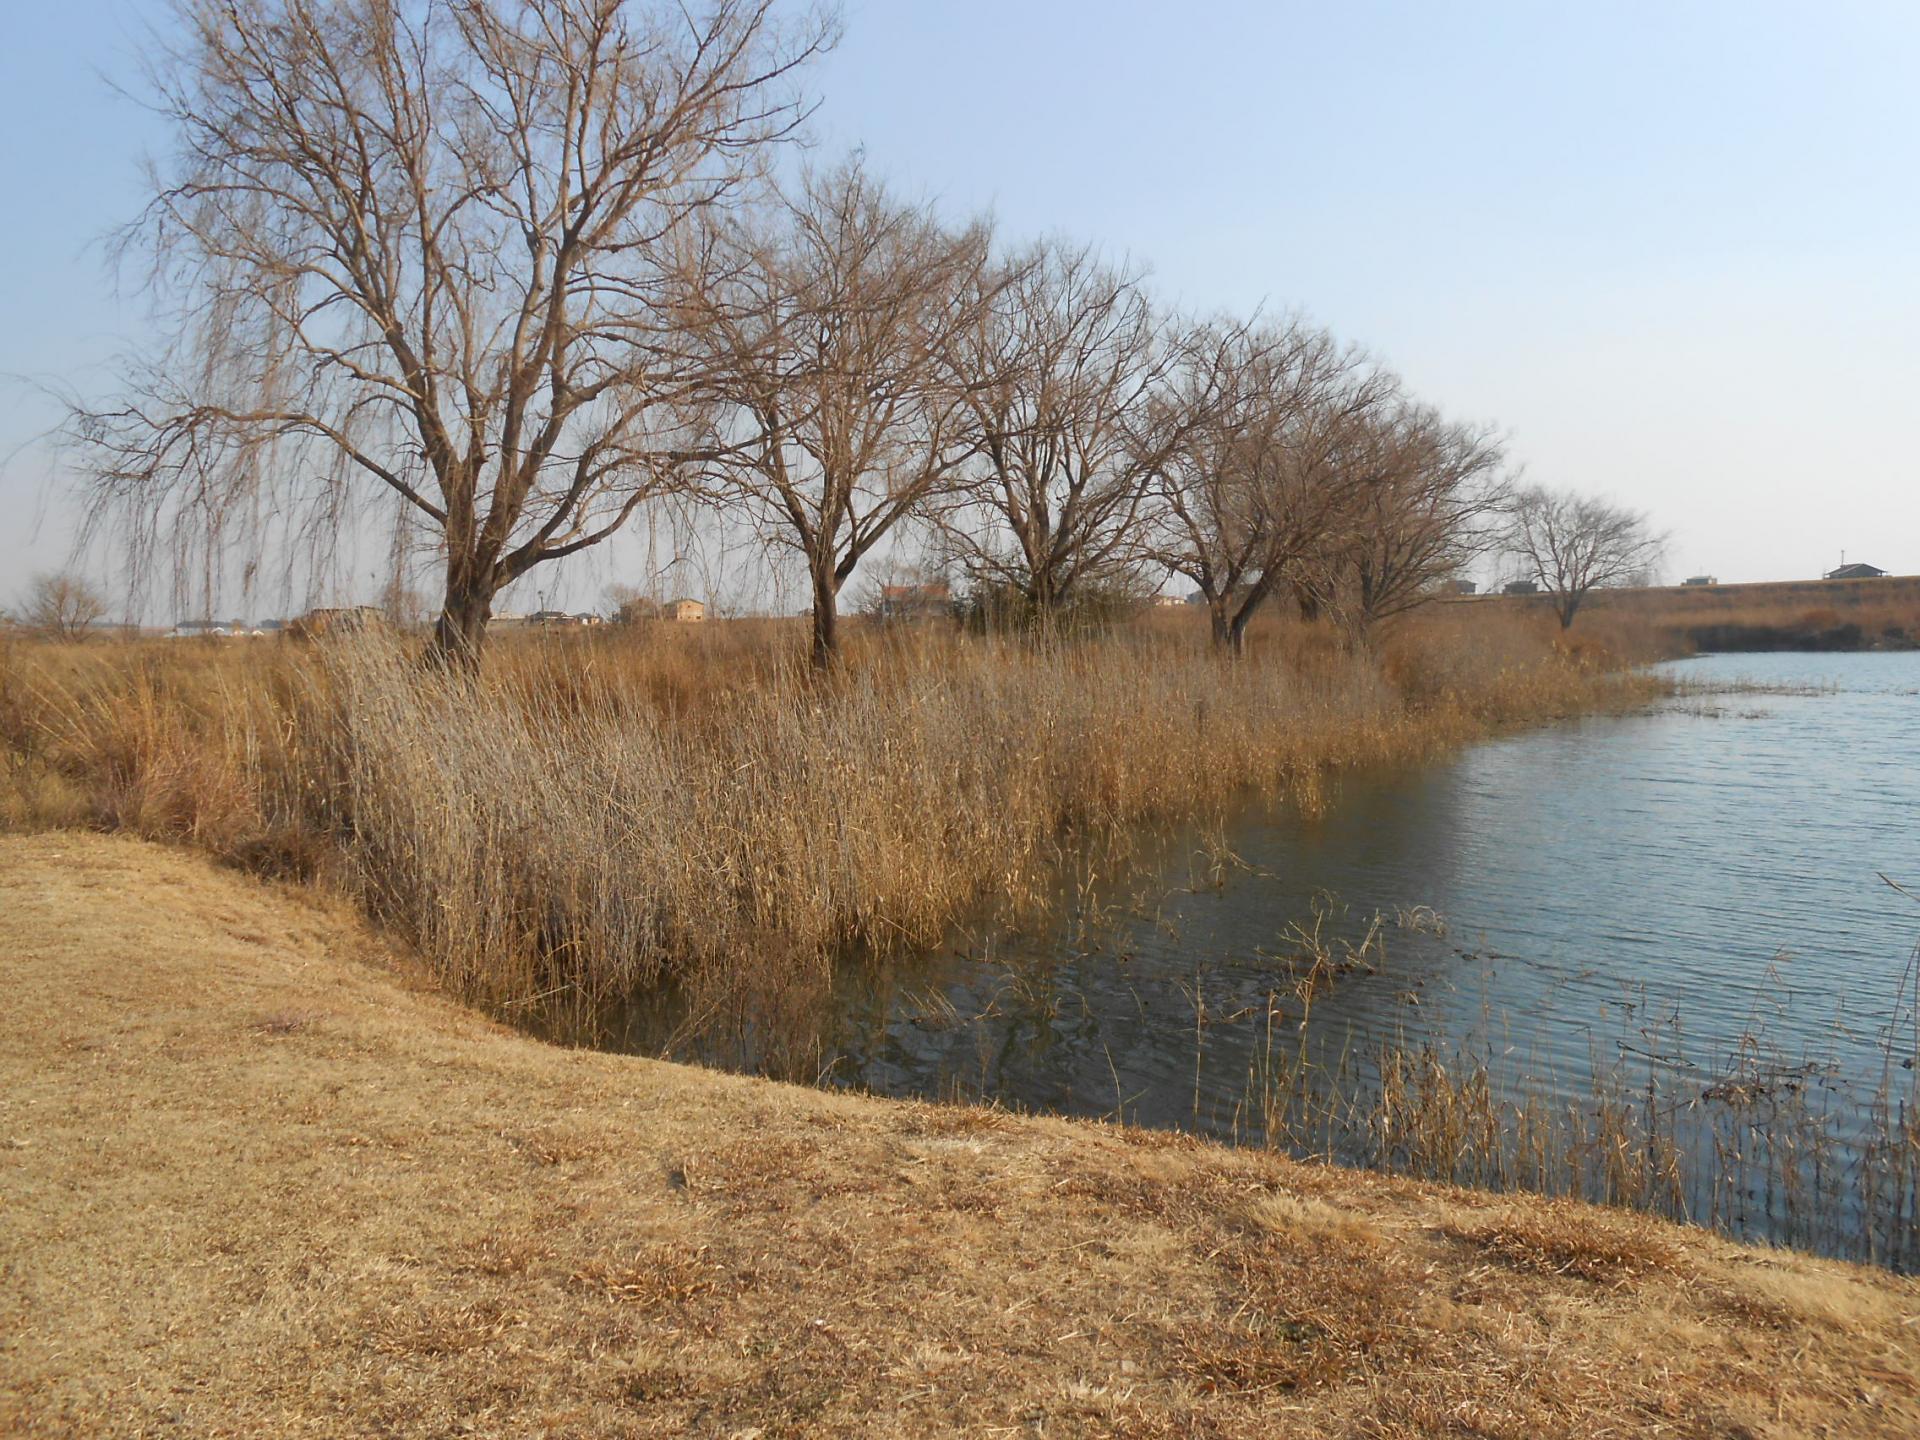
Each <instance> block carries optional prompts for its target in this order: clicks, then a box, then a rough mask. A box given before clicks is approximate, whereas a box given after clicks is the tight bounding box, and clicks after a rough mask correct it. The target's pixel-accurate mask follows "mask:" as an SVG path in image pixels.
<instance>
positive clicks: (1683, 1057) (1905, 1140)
mask: <svg viewBox="0 0 1920 1440" xmlns="http://www.w3.org/2000/svg"><path fill="white" fill-rule="evenodd" d="M1895 888H1899V887H1897V886H1896V887H1895ZM1429 913H1430V912H1429ZM1316 914H1317V915H1318V914H1319V912H1316ZM1420 917H1421V912H1403V913H1402V915H1401V916H1399V917H1398V918H1397V922H1395V923H1397V924H1398V926H1399V927H1400V928H1402V929H1405V928H1410V925H1417V924H1419V923H1420ZM1382 923H1383V922H1382V921H1381V920H1379V919H1376V920H1375V922H1374V924H1373V926H1372V927H1371V928H1369V929H1368V930H1367V931H1366V934H1365V938H1364V939H1363V942H1362V944H1361V945H1360V946H1359V947H1357V948H1356V947H1355V946H1353V945H1352V944H1350V943H1348V942H1346V941H1344V940H1342V941H1323V940H1322V939H1321V937H1320V928H1321V927H1320V926H1319V925H1318V924H1317V923H1316V924H1315V925H1314V926H1313V927H1311V928H1309V927H1306V926H1302V925H1296V926H1295V927H1294V930H1293V932H1292V933H1293V934H1294V936H1295V937H1296V938H1297V939H1298V940H1299V941H1300V942H1301V944H1300V948H1299V956H1298V961H1297V971H1296V974H1295V977H1294V980H1293V983H1292V984H1291V985H1290V986H1289V987H1288V988H1287V989H1286V990H1285V991H1278V990H1277V991H1275V992H1274V993H1272V994H1270V995H1269V996H1268V999H1267V1003H1266V1005H1265V1006H1264V1007H1263V1009H1262V1010H1261V1011H1260V1012H1259V1013H1258V1014H1256V1015H1253V1016H1251V1017H1249V1018H1250V1019H1251V1021H1252V1023H1255V1024H1258V1025H1260V1026H1261V1027H1262V1029H1263V1033H1262V1035H1261V1039H1260V1043H1259V1044H1258V1045H1257V1046H1256V1047H1255V1048H1254V1050H1253V1056H1254V1058H1253V1061H1252V1063H1251V1065H1250V1066H1249V1069H1248V1074H1247V1079H1246V1086H1245V1091H1244V1096H1243V1099H1242V1101H1241V1102H1240V1105H1239V1107H1238V1109H1237V1110H1236V1112H1235V1114H1234V1115H1233V1117H1232V1118H1231V1121H1230V1125H1231V1128H1232V1132H1233V1133H1234V1134H1235V1135H1236V1136H1237V1137H1238V1138H1241V1139H1243V1140H1251V1141H1253V1142H1255V1143H1261V1144H1265V1145H1267V1146H1270V1147H1273V1148H1276V1149H1281V1150H1285V1151H1287V1152H1288V1153H1290V1154H1293V1155H1296V1156H1301V1157H1313V1158H1322V1159H1329V1160H1334V1161H1338V1162H1341V1163H1345V1164H1351V1165H1363V1166H1366V1167H1368V1168H1370V1169H1375V1170H1381V1171H1385V1172H1387V1173H1390V1174H1397V1175H1408V1176H1414V1177H1417V1178H1420V1179H1426V1180H1439V1181H1445V1182H1448V1183H1451V1184H1459V1185H1471V1186H1475V1187H1477V1188H1481V1189H1491V1190H1499V1191H1526V1192H1531V1193H1534V1194H1540V1195H1546V1196H1556V1197H1572V1198H1577V1199H1583V1200H1588V1201H1594V1202H1598V1203H1601V1204H1605V1205H1610V1206H1617V1207H1621V1208H1625V1209H1631V1210H1640V1211H1648V1212H1652V1213H1654V1214H1658V1215H1663V1216H1665V1217H1667V1218H1669V1219H1673V1220H1679V1221H1683V1222H1688V1223H1693V1224H1699V1225H1703V1226H1706V1227H1707V1228H1709V1229H1714V1230H1719V1231H1723V1232H1725V1233H1727V1234H1730V1235H1734V1236H1736V1237H1739V1238H1742V1239H1749V1240H1761V1241H1766V1242H1769V1243H1774V1244H1784V1245H1791V1246H1795V1247H1798V1248H1803V1249H1809V1250H1814V1251H1817V1252H1819V1253H1822V1254H1827V1255H1834V1256H1839V1257H1844V1258H1848V1259H1855V1260H1863V1261H1867V1262H1869V1263H1872V1264H1877V1265H1883V1266H1887V1267H1889V1268H1891V1269H1894V1270H1898V1271H1901V1272H1903V1273H1913V1272H1915V1271H1920V945H1916V947H1915V950H1914V952H1913V955H1912V956H1911V957H1910V959H1909V961H1908V965H1907V968H1906V970H1905V972H1904V974H1903V975H1902V977H1901V980H1900V983H1899V987H1898V993H1897V994H1896V995H1895V996H1894V997H1892V1003H1891V1005H1890V1007H1889V1010H1888V1014H1889V1016H1890V1018H1889V1020H1888V1021H1887V1023H1886V1025H1885V1026H1884V1027H1883V1028H1882V1029H1881V1031H1880V1032H1879V1033H1878V1035H1877V1036H1876V1037H1875V1046H1874V1050H1875V1053H1876V1055H1877V1059H1876V1061H1875V1062H1874V1064H1873V1065H1872V1066H1871V1067H1861V1066H1859V1065H1853V1066H1845V1065H1842V1064H1840V1063H1839V1062H1837V1061H1825V1062H1823V1061H1817V1060H1809V1059H1808V1058H1807V1057H1806V1056H1805V1055H1804V1054H1793V1055H1790V1054H1786V1053H1784V1052H1782V1051H1781V1050H1780V1049H1779V1048H1778V1047H1777V1046H1775V1045H1774V1044H1773V1043H1772V1042H1770V1041H1769V1039H1768V1038H1767V1035H1766V1033H1765V1027H1764V1026H1762V1025H1760V1024H1759V1023H1758V1022H1757V1021H1756V1020H1755V1019H1754V1018H1752V1017H1750V1018H1749V1021H1748V1023H1747V1025H1746V1027H1745V1028H1744V1030H1743V1031H1742V1033H1741V1034H1740V1035H1739V1036H1738V1037H1737V1038H1736V1039H1735V1040H1734V1041H1733V1042H1732V1043H1731V1045H1729V1046H1727V1047H1726V1050H1725V1053H1723V1054H1720V1055H1718V1056H1716V1057H1712V1058H1698V1057H1696V1056H1694V1055H1691V1054H1690V1053H1689V1045H1688V1040H1687V1037H1686V1035H1685V1033H1684V1027H1683V1025H1682V1024H1681V1022H1680V1020H1679V1018H1678V1017H1670V1018H1668V1019H1667V1020H1665V1021H1662V1022H1657V1023H1655V1024H1653V1025H1646V1024H1642V1025H1640V1026H1639V1027H1637V1028H1632V1029H1630V1030H1627V1031H1623V1033H1622V1034H1621V1036H1620V1037H1619V1038H1618V1040H1617V1041H1616V1042H1615V1043H1614V1044H1613V1045H1612V1046H1611V1047H1610V1053H1609V1047H1605V1046H1603V1045H1601V1044H1600V1043H1598V1042H1597V1041H1596V1042H1595V1044H1594V1046H1593V1053H1592V1054H1591V1055H1590V1056H1589V1058H1588V1060H1587V1062H1586V1064H1585V1065H1584V1066H1582V1067H1580V1069H1581V1072H1582V1073H1581V1074H1580V1075H1579V1076H1577V1077H1576V1076H1556V1075H1555V1074H1554V1073H1553V1068H1552V1067H1551V1066H1550V1065H1542V1064H1541V1063H1539V1062H1537V1061H1525V1060H1523V1061H1516V1060H1513V1059H1511V1058H1507V1057H1505V1056H1503V1053H1502V1052H1503V1051H1504V1050H1505V1049H1506V1048H1507V1047H1504V1046H1500V1045H1495V1044H1492V1043H1483V1044H1478V1045H1476V1044H1474V1043H1472V1042H1461V1043H1458V1044H1456V1045H1453V1046H1452V1047H1451V1048H1447V1047H1445V1046H1443V1045H1441V1044H1437V1043H1435V1042H1434V1041H1433V1040H1432V1039H1419V1040H1410V1039H1409V1038H1407V1037H1406V1036H1404V1035H1402V1034H1395V1035H1392V1036H1388V1037H1383V1038H1377V1039H1375V1040H1372V1041H1370V1042H1362V1043H1356V1042H1355V1040H1354V1039H1353V1037H1352V1036H1351V1035H1349V1036H1347V1037H1346V1038H1345V1039H1338V1038H1337V1037H1333V1036H1329V1035H1327V1034H1324V1033H1321V1032H1318V1031H1316V1030H1314V1029H1313V1028H1312V1027H1311V1026H1310V1025H1309V1024H1308V1021H1309V1019H1310V1018H1311V1014H1312V1010H1313V1006H1314V1003H1315V1000H1316V998H1317V997H1318V996H1320V995H1321V994H1322V993H1323V992H1324V991H1325V990H1326V989H1327V988H1328V986H1329V985H1330V984H1332V983H1334V982H1335V981H1336V980H1337V978H1338V977H1339V976H1341V975H1343V974H1345V973H1348V972H1349V971H1351V970H1352V969H1354V968H1357V967H1359V966H1366V967H1367V968H1372V967H1373V966H1375V965H1377V964H1378V963H1380V959H1381V956H1380V953H1379V947H1378V946H1377V941H1378V937H1379V936H1380V934H1381V932H1382ZM1196 1103H1197V1102H1196Z"/></svg>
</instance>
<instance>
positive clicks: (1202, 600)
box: [1185, 590, 1207, 605]
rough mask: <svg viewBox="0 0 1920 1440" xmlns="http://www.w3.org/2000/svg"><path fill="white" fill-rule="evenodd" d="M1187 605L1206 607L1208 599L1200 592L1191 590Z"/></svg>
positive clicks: (1188, 593) (1188, 594)
mask: <svg viewBox="0 0 1920 1440" xmlns="http://www.w3.org/2000/svg"><path fill="white" fill-rule="evenodd" d="M1185 603H1187V604H1188V605H1204V604H1206V603H1207V597H1206V596H1205V595H1202V594H1201V593H1200V592H1199V591H1198V590H1190V591H1188V592H1187V598H1186V602H1185Z"/></svg>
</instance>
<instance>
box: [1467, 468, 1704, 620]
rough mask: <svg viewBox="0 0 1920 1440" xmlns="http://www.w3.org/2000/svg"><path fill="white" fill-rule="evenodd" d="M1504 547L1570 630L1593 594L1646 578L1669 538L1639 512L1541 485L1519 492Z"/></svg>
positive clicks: (1515, 497)
mask: <svg viewBox="0 0 1920 1440" xmlns="http://www.w3.org/2000/svg"><path fill="white" fill-rule="evenodd" d="M1505 545H1506V548H1507V550H1508V551H1509V552H1510V553H1511V554H1512V555H1513V556H1514V558H1515V559H1516V560H1517V561H1518V562H1519V565H1520V567H1521V570H1522V571H1523V573H1524V575H1525V576H1526V578H1528V579H1531V580H1533V581H1534V582H1536V583H1537V584H1538V585H1539V586H1540V587H1541V588H1542V589H1543V590H1545V591H1546V592H1547V593H1548V595H1549V596H1550V598H1551V599H1552V601H1553V608H1554V613H1555V614H1557V615H1558V616H1559V617H1560V628H1561V629H1562V630H1565V629H1568V628H1570V627H1571V626H1572V624H1573V617H1574V615H1575V614H1577V613H1578V612H1579V610H1580V607H1581V605H1582V604H1584V603H1585V601H1586V598H1587V596H1588V594H1589V593H1590V592H1592V591H1594V590H1597V589H1606V588H1611V587H1615V586H1620V585H1630V584H1634V583H1638V582H1641V581H1643V580H1644V579H1645V577H1646V575H1647V573H1648V571H1650V570H1651V569H1652V568H1653V567H1654V566H1655V565H1657V564H1658V563H1659V558H1660V555H1661V553H1662V551H1663V550H1664V549H1665V548H1666V536H1665V535H1663V534H1659V533H1657V532H1655V531H1654V530H1653V529H1652V526H1651V524H1650V522H1649V521H1648V519H1647V517H1646V516H1645V515H1643V514H1642V513H1640V512H1639V511H1637V510H1629V509H1627V508H1625V507H1624V506H1620V505H1614V504H1611V503H1609V502H1608V501H1605V500H1600V499H1596V498H1594V497H1591V496H1586V495H1572V494H1564V493H1559V492H1556V491H1552V490H1548V489H1546V488H1545V487H1543V486H1537V485H1536V486H1530V487H1528V488H1527V489H1525V490H1522V491H1520V492H1519V493H1518V494H1516V495H1515V496H1514V498H1513V504H1512V513H1511V518H1510V520H1509V523H1508V525H1507V529H1506V534H1505Z"/></svg>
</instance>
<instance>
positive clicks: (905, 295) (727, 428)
mask: <svg viewBox="0 0 1920 1440" xmlns="http://www.w3.org/2000/svg"><path fill="white" fill-rule="evenodd" d="M708 249H709V251H710V253H709V255H708V256H707V257H706V259H705V260H703V262H702V265H703V268H704V267H705V266H707V265H711V264H714V262H715V260H716V258H717V261H718V263H717V266H716V267H715V268H717V269H718V270H720V271H721V272H723V273H724V274H725V275H726V277H727V278H726V279H725V280H724V282H722V283H720V284H717V285H713V286H694V287H691V289H690V292H689V299H688V310H689V328H690V330H691V331H692V332H693V333H697V334H698V335H700V336H702V337H703V338H704V339H705V340H706V341H707V342H708V343H709V344H710V345H711V346H712V347H713V361H714V369H715V374H716V376H717V379H716V381H715V385H716V390H717V393H718V395H719V396H720V398H721V399H722V400H723V402H724V405H725V414H724V419H723V421H722V436H723V439H724V441H725V448H726V455H725V458H724V459H723V460H722V461H721V463H719V464H718V465H716V466H715V467H714V469H713V472H712V474H713V480H714V482H715V486H716V497H717V498H718V499H720V500H721V501H722V502H725V503H732V504H738V505H741V506H743V507H744V508H745V510H746V511H747V513H748V514H749V515H750V517H751V518H752V520H753V522H754V523H755V524H756V525H757V526H758V527H759V528H760V531H761V533H762V534H763V536H765V537H766V539H767V540H769V541H770V542H772V543H774V544H778V545H783V546H786V547H789V548H790V549H791V550H792V551H793V552H795V553H796V554H797V556H798V558H799V559H800V561H801V562H802V563H803V564H804V566H805V568H806V574H807V582H808V589H809V595H810V599H811V603H812V614H813V640H812V655H813V660H814V663H815V664H816V665H821V666H824V665H826V664H828V663H829V662H830V661H831V660H832V658H833V655H834V653H835V649H836V646H837V643H838V641H837V636H838V629H837V621H838V614H839V597H840V591H841V588H842V587H843V586H844V585H845V584H846V583H847V580H848V578H849V577H850V576H851V575H852V574H853V572H854V570H855V568H856V567H857V566H858V565H859V564H860V562H861V560H862V559H863V558H864V557H865V556H866V555H867V554H868V553H869V552H870V551H872V549H873V548H874V546H875V545H877V544H878V543H879V542H880V541H881V540H882V539H883V538H884V537H885V536H886V535H887V534H888V533H889V532H890V531H892V530H893V529H894V527H896V526H897V525H899V524H900V523H901V522H902V521H904V520H906V519H907V518H908V517H910V516H911V515H913V514H914V513H915V512H916V511H917V510H918V509H919V508H920V507H922V506H923V505H924V504H925V503H926V501H927V500H928V498H929V497H930V496H931V495H933V494H934V493H935V492H936V491H937V490H938V489H939V488H940V487H941V486H943V485H944V484H946V483H947V482H948V481H949V479H950V478H951V477H952V476H953V474H954V473H955V471H956V469H957V468H958V467H959V465H960V464H961V462H962V461H963V460H965V459H966V457H967V455H968V454H969V453H970V448H971V445H972V440H971V437H970V436H969V435H968V433H967V431H966V428H965V426H964V425H963V423H962V421H963V418H964V412H963V408H962V407H963V399H962V396H961V394H960V392H959V390H958V389H957V388H956V387H955V386H954V384H953V383H952V382H951V379H950V377H949V376H948V374H947V373H946V371H945V368H944V366H943V363H942V357H943V356H944V355H945V354H946V353H947V351H948V348H949V345H950V343H951V340H952V337H953V335H954V333H955V332H956V331H957V330H958V329H959V328H960V327H961V326H962V325H964V324H966V323H967V321H968V319H969V312H970V309H971V307H972V305H974V304H976V303H978V298H979V297H980V296H981V295H982V293H983V292H982V290H981V287H980V286H979V284H978V283H977V277H978V275H979V273H980V271H981V270H982V268H983V267H984V266H985V264H986V257H987V249H988V238H987V233H986V230H985V228H984V227H983V226H978V225H976V226H973V227H970V228H968V229H966V230H964V231H961V232H959V233H954V232H952V231H949V230H947V229H946V228H944V227H943V226H942V225H941V224H940V223H939V221H938V220H937V219H936V218H935V217H934V216H933V214H932V213H931V212H930V211H929V210H927V209H925V208H922V207H915V206H911V205H905V204H902V203H900V202H898V201H896V200H894V199H893V198H892V197H890V196H889V195H888V194H887V193H886V191H885V189H884V187H882V186H881V185H880V184H879V183H878V182H877V181H875V180H874V179H872V178H871V177H869V176H868V175H867V174H866V173H865V171H864V170H863V169H862V168H861V166H860V163H859V162H858V160H854V161H850V162H849V163H847V164H845V165H843V166H841V167H840V168H838V169H835V170H833V171H831V172H830V173H827V174H824V175H815V176H809V177H808V178H807V179H806V181H805V182H804V184H803V185H802V186H801V187H800V190H799V193H798V194H797V195H796V197H795V198H794V199H793V201H792V203H791V204H789V205H788V206H786V207H785V209H784V210H783V212H782V213H780V214H779V215H777V216H776V217H774V218H773V220H772V221H771V222H770V223H768V224H762V225H757V226H741V225H735V226H730V227H728V228H727V229H726V230H725V232H724V233H722V234H720V235H718V236H716V237H715V238H714V239H713V241H712V242H711V244H710V246H709V247H708Z"/></svg>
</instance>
